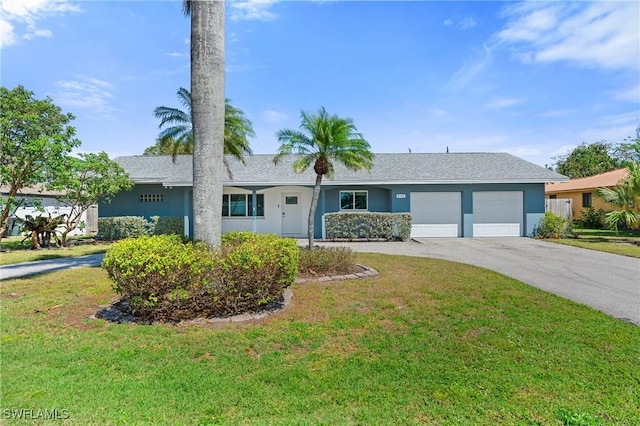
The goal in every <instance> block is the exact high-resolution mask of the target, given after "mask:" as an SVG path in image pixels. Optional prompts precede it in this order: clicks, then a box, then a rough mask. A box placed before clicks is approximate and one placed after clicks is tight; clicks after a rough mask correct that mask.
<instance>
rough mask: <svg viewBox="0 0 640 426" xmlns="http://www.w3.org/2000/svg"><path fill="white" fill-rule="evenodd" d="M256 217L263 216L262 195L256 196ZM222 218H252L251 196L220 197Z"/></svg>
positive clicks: (231, 195)
mask: <svg viewBox="0 0 640 426" xmlns="http://www.w3.org/2000/svg"><path fill="white" fill-rule="evenodd" d="M256 200H257V202H256V216H264V194H256ZM222 216H225V217H228V216H231V217H247V216H253V194H224V195H222Z"/></svg>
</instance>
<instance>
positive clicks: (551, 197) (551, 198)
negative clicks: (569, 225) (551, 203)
mask: <svg viewBox="0 0 640 426" xmlns="http://www.w3.org/2000/svg"><path fill="white" fill-rule="evenodd" d="M557 198H558V196H557V195H555V194H553V195H549V199H550V200H556V199H557Z"/></svg>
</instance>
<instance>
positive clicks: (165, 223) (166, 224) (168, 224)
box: [151, 216, 184, 235]
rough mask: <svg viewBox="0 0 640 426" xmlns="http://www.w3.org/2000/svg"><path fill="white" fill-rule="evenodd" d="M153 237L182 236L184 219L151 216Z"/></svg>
mask: <svg viewBox="0 0 640 426" xmlns="http://www.w3.org/2000/svg"><path fill="white" fill-rule="evenodd" d="M151 226H152V228H153V234H154V235H169V234H176V235H184V219H183V218H181V217H170V216H164V217H163V216H151Z"/></svg>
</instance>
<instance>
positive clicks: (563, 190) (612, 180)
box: [544, 169, 629, 220]
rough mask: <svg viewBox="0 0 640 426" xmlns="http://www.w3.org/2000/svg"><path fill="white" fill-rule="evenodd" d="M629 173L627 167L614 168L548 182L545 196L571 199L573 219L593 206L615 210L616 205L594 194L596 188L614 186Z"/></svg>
mask: <svg viewBox="0 0 640 426" xmlns="http://www.w3.org/2000/svg"><path fill="white" fill-rule="evenodd" d="M628 175H629V171H628V170H627V169H618V170H612V171H610V172H605V173H600V174H599V175H594V176H589V177H585V178H580V179H571V180H570V181H568V182H554V183H551V182H549V183H547V184H546V185H545V187H544V192H545V198H548V199H570V200H571V204H572V206H573V209H572V216H573V219H575V220H577V219H580V218H581V216H582V212H583V211H584V209H585V208H588V207H593V208H594V209H595V210H599V209H602V210H604V211H611V210H615V207H614V206H612V205H611V204H609V203H607V202H605V201H604V200H602V199H601V198H598V197H596V196H594V195H593V191H594V190H595V189H596V188H600V187H607V188H614V187H616V186H617V185H618V183H619V182H620V181H621V180H622V179H624V178H626V177H627V176H628Z"/></svg>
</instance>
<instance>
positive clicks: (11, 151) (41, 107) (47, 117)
mask: <svg viewBox="0 0 640 426" xmlns="http://www.w3.org/2000/svg"><path fill="white" fill-rule="evenodd" d="M74 118H75V117H74V116H73V115H72V114H64V113H63V112H62V110H61V109H60V108H59V107H58V106H56V105H54V104H53V101H52V100H51V99H50V98H48V97H47V98H45V99H41V100H39V99H35V98H34V94H33V92H31V91H29V90H26V89H25V88H24V87H23V86H17V87H16V88H15V89H12V90H9V89H7V88H5V87H0V149H1V151H2V155H1V157H0V179H1V180H0V185H2V186H3V187H6V188H7V192H8V195H7V198H6V199H3V200H2V206H1V208H2V211H1V212H0V238H2V235H3V234H4V232H5V230H6V229H7V224H8V220H9V215H10V214H11V213H12V212H13V211H14V210H15V209H16V208H17V206H18V204H19V201H18V199H17V197H16V196H17V194H18V193H19V191H20V190H21V189H22V188H25V187H29V186H35V185H36V184H45V185H47V184H48V183H50V182H51V181H52V180H53V179H54V178H55V177H56V176H57V175H59V174H61V173H62V172H63V171H64V170H65V164H66V158H67V157H68V155H69V153H70V152H71V150H72V149H73V148H75V147H77V146H79V145H80V140H78V139H77V138H76V137H75V134H76V129H75V128H74V127H72V126H70V125H69V123H70V122H71V121H72V120H73V119H74Z"/></svg>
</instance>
